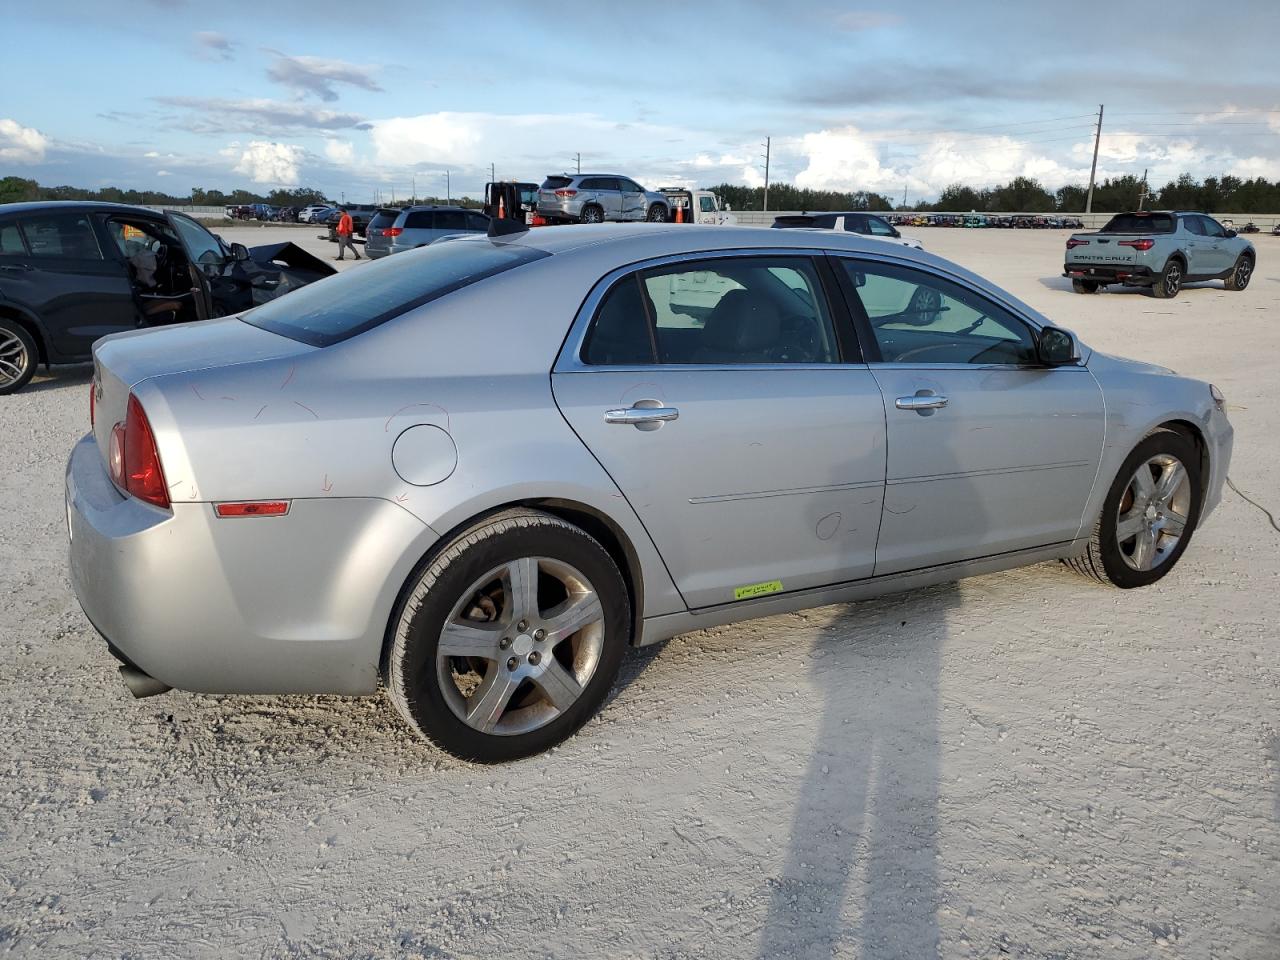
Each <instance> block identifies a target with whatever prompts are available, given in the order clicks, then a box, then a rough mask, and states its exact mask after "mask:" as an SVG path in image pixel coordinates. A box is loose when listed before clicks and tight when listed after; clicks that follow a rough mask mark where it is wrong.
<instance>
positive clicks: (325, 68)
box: [267, 50, 382, 102]
mask: <svg viewBox="0 0 1280 960" xmlns="http://www.w3.org/2000/svg"><path fill="white" fill-rule="evenodd" d="M272 53H275V55H276V62H275V63H273V64H272V65H271V66H270V67H268V68H267V76H268V77H270V78H271V79H272V80H274V81H275V82H276V83H281V84H284V85H285V86H286V87H291V88H293V90H295V91H296V92H297V93H298V95H299V96H307V95H308V94H309V95H311V96H315V97H319V98H320V99H321V100H324V101H326V102H331V101H333V100H337V99H338V91H337V90H335V89H334V84H339V83H345V84H348V85H350V86H353V87H359V88H360V89H362V90H370V91H372V92H374V93H380V92H382V87H380V86H378V83H377V81H376V80H374V79H373V74H374V73H375V72H376V70H377V68H376V67H362V66H358V65H357V64H354V63H347V62H346V61H345V60H328V59H325V58H323V57H291V56H289V55H288V54H285V53H280V52H279V51H274V50H273V51H272Z"/></svg>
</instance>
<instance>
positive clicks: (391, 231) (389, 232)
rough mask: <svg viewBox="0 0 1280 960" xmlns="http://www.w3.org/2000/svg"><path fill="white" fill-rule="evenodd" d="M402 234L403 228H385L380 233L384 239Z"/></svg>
mask: <svg viewBox="0 0 1280 960" xmlns="http://www.w3.org/2000/svg"><path fill="white" fill-rule="evenodd" d="M402 233H404V227H387V229H385V230H383V231H382V235H383V236H384V237H398V236H400V234H402Z"/></svg>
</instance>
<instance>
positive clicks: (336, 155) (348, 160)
mask: <svg viewBox="0 0 1280 960" xmlns="http://www.w3.org/2000/svg"><path fill="white" fill-rule="evenodd" d="M324 155H325V156H326V157H328V158H329V159H330V160H331V161H333V162H334V163H336V164H338V165H339V166H341V167H349V166H352V165H353V164H354V163H355V162H356V148H355V144H353V143H352V142H351V141H350V140H326V141H325V144H324Z"/></svg>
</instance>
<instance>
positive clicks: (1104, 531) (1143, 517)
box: [1064, 430, 1203, 589]
mask: <svg viewBox="0 0 1280 960" xmlns="http://www.w3.org/2000/svg"><path fill="white" fill-rule="evenodd" d="M1202 489H1203V488H1202V486H1201V476H1200V456H1199V451H1197V450H1196V448H1195V445H1194V444H1193V443H1192V442H1191V441H1190V440H1188V439H1187V438H1186V437H1185V436H1183V435H1182V434H1180V433H1175V432H1174V431H1172V430H1157V431H1156V432H1155V433H1153V434H1151V435H1150V436H1149V437H1147V438H1146V439H1144V440H1143V441H1142V442H1141V443H1139V444H1138V445H1137V446H1136V447H1135V448H1134V449H1133V452H1132V453H1130V454H1129V456H1128V457H1127V458H1126V459H1125V461H1124V463H1123V464H1122V465H1121V467H1120V472H1119V473H1118V474H1117V476H1116V479H1115V481H1114V482H1113V483H1112V484H1111V489H1110V490H1109V491H1108V492H1107V498H1106V500H1105V501H1103V504H1102V514H1101V516H1100V517H1099V518H1098V522H1097V523H1096V524H1095V526H1094V530H1093V537H1092V538H1091V539H1090V541H1089V546H1088V547H1087V548H1086V550H1085V552H1084V553H1083V554H1082V555H1081V556H1079V557H1076V558H1073V559H1070V560H1066V561H1064V562H1065V563H1066V564H1067V566H1069V567H1071V568H1072V569H1073V570H1075V571H1076V572H1077V573H1081V574H1083V575H1084V576H1087V577H1090V578H1091V579H1094V580H1097V581H1099V582H1100V583H1110V584H1112V585H1114V586H1117V587H1120V588H1122V589H1129V588H1131V587H1145V586H1147V585H1148V584H1151V583H1155V582H1156V581H1157V580H1159V579H1160V578H1161V577H1163V576H1164V575H1165V574H1166V573H1168V572H1169V571H1170V570H1172V569H1173V565H1174V564H1175V563H1177V562H1178V558H1179V557H1181V556H1182V552H1183V551H1184V550H1186V549H1187V544H1188V543H1189V542H1190V540H1191V534H1192V532H1193V531H1194V530H1195V527H1196V523H1197V522H1198V521H1199V518H1200V501H1201V491H1202Z"/></svg>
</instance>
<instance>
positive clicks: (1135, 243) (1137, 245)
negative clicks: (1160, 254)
mask: <svg viewBox="0 0 1280 960" xmlns="http://www.w3.org/2000/svg"><path fill="white" fill-rule="evenodd" d="M1155 245H1156V242H1155V241H1154V240H1152V239H1150V238H1148V237H1143V238H1142V239H1141V240H1121V241H1120V242H1119V243H1118V244H1116V246H1118V247H1133V249H1135V250H1150V249H1151V248H1152V247H1154V246H1155Z"/></svg>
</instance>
